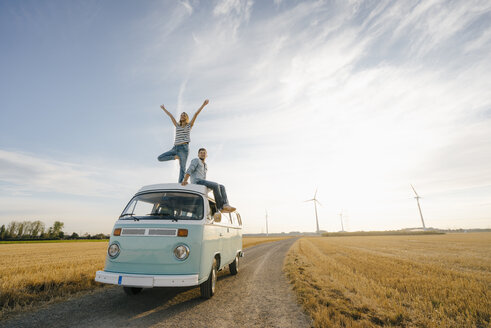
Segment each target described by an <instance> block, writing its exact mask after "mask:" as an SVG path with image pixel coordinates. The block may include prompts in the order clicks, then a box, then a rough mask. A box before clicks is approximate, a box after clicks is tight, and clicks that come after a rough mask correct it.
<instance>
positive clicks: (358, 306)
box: [285, 233, 491, 327]
mask: <svg viewBox="0 0 491 328" xmlns="http://www.w3.org/2000/svg"><path fill="white" fill-rule="evenodd" d="M285 271H286V272H287V275H288V276H289V278H290V280H291V282H292V284H293V286H294V289H295V291H296V293H297V296H298V299H299V301H300V303H301V304H302V305H303V307H304V309H305V310H306V311H307V312H308V313H309V314H310V315H311V316H312V318H313V320H314V325H315V326H316V327H380V326H391V327H393V326H397V327H490V317H491V233H469V234H447V235H435V236H383V237H313V238H302V239H300V240H298V241H297V242H296V243H295V244H294V245H293V247H292V248H291V249H290V252H289V253H288V255H287V258H286V259H285Z"/></svg>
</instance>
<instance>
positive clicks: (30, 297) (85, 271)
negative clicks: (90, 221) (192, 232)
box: [0, 237, 284, 321]
mask: <svg viewBox="0 0 491 328" xmlns="http://www.w3.org/2000/svg"><path fill="white" fill-rule="evenodd" d="M280 239H284V238H282V237H276V238H267V237H261V238H248V237H244V238H243V247H244V248H247V247H250V246H253V245H257V244H260V243H266V242H271V241H276V240H280ZM97 241H98V240H92V241H87V240H78V241H66V240H55V241H44V242H43V241H41V242H39V241H38V242H28V243H25V242H14V243H8V244H0V321H1V320H3V319H4V318H5V317H6V316H8V315H9V314H11V313H13V312H18V311H21V310H26V309H30V308H32V307H34V306H37V305H40V304H45V303H48V302H53V301H57V300H64V299H66V298H68V297H70V296H72V295H74V294H77V293H80V292H84V291H90V290H93V289H96V288H102V287H106V288H107V285H103V284H99V283H96V282H95V281H94V277H95V272H96V271H97V270H102V269H103V268H104V261H105V257H106V250H107V246H108V243H107V241H105V242H97Z"/></svg>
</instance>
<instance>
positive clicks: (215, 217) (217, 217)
mask: <svg viewBox="0 0 491 328" xmlns="http://www.w3.org/2000/svg"><path fill="white" fill-rule="evenodd" d="M213 220H215V222H220V221H222V213H220V212H216V213H215V214H213Z"/></svg>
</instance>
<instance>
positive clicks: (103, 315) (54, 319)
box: [0, 270, 235, 327]
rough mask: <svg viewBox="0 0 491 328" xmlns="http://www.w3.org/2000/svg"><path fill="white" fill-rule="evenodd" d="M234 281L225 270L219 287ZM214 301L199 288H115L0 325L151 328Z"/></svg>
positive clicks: (21, 315) (40, 310) (18, 317)
mask: <svg viewBox="0 0 491 328" xmlns="http://www.w3.org/2000/svg"><path fill="white" fill-rule="evenodd" d="M234 278H235V277H233V276H230V273H229V271H228V270H222V271H220V272H219V274H218V277H217V280H218V282H217V283H218V284H220V283H222V284H223V282H224V281H227V280H230V279H232V280H233V279H234ZM218 287H219V286H218ZM217 292H218V291H217ZM213 299H214V298H212V299H211V300H206V299H203V298H201V295H200V289H199V287H180V288H150V289H144V290H143V291H142V292H141V293H140V294H138V295H134V296H128V295H126V294H125V293H124V292H123V288H121V287H119V286H114V287H109V288H105V289H102V290H98V291H95V292H92V293H90V294H88V295H84V296H82V297H79V298H76V299H72V300H68V301H65V302H60V303H55V304H51V305H48V306H46V307H43V308H41V309H39V310H37V311H35V312H32V313H28V314H20V315H19V316H16V317H13V318H11V319H8V320H6V321H4V322H0V327H34V326H35V327H87V326H94V327H95V326H106V327H115V326H117V327H125V326H126V327H129V326H131V327H150V326H154V325H155V324H158V323H161V322H162V321H167V320H169V319H172V318H173V317H176V318H179V316H180V315H183V312H187V311H190V310H191V311H192V309H193V307H197V306H199V305H200V304H202V303H205V302H213ZM176 318H175V319H176ZM171 321H173V320H171ZM177 321H179V320H177ZM201 324H203V323H201ZM199 325H200V324H199V323H197V326H199Z"/></svg>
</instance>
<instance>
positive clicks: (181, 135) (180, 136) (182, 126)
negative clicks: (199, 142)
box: [158, 99, 209, 183]
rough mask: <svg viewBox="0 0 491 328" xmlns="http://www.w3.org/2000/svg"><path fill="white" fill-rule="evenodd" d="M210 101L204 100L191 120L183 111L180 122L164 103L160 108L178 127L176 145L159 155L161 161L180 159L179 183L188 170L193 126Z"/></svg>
mask: <svg viewBox="0 0 491 328" xmlns="http://www.w3.org/2000/svg"><path fill="white" fill-rule="evenodd" d="M208 103H209V101H208V99H206V100H205V101H204V102H203V105H201V107H200V108H199V109H198V110H197V111H196V113H194V116H193V119H192V120H191V122H189V116H188V114H186V112H182V113H181V118H180V119H179V123H177V122H176V119H175V118H174V116H172V114H171V113H169V111H168V110H167V109H165V107H164V105H161V106H160V108H162V109H163V110H164V112H165V113H166V114H167V115H169V117H170V119H171V120H172V123H173V124H174V126H175V127H176V137H175V139H174V147H172V149H171V150H169V151H167V152H165V153H163V154H162V155H160V156H159V157H158V160H159V161H161V162H164V161H170V160H174V159H178V160H179V167H180V169H179V181H178V182H179V183H181V182H182V180H183V179H184V173H185V171H186V162H187V160H188V154H189V142H190V141H191V137H190V134H191V128H192V127H193V125H194V122H195V121H196V118H197V117H198V115H199V113H200V112H201V110H202V109H203V108H204V107H205V106H206V105H208Z"/></svg>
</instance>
